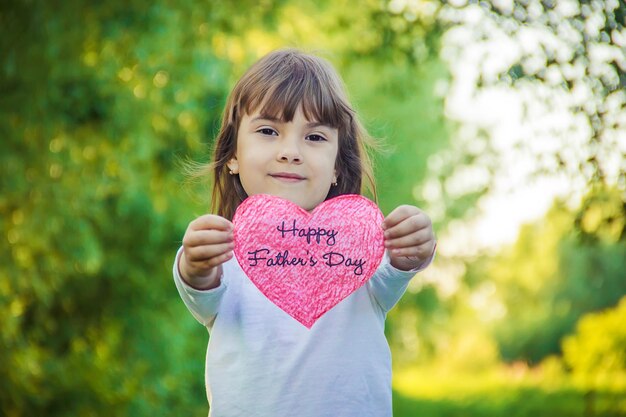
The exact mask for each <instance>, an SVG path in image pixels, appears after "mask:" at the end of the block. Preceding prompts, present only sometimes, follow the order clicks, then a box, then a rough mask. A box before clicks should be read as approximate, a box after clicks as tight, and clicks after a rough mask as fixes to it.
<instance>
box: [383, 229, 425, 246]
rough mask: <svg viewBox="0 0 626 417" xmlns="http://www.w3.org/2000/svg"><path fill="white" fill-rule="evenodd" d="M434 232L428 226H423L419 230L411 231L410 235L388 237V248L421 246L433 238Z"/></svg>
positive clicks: (386, 242) (386, 241) (386, 244)
mask: <svg viewBox="0 0 626 417" xmlns="http://www.w3.org/2000/svg"><path fill="white" fill-rule="evenodd" d="M432 239H433V236H432V233H431V232H430V230H429V229H428V228H423V229H420V230H418V231H417V232H413V233H410V234H408V235H404V236H401V237H398V238H395V239H387V240H385V247H386V248H395V249H400V248H408V247H411V246H419V245H423V244H424V243H427V242H428V241H429V240H432Z"/></svg>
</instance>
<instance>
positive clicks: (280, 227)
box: [233, 194, 385, 328]
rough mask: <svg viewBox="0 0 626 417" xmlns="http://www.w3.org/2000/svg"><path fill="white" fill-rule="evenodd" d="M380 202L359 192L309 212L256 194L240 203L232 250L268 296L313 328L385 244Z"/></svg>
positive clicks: (360, 279) (368, 272) (363, 278)
mask: <svg viewBox="0 0 626 417" xmlns="http://www.w3.org/2000/svg"><path fill="white" fill-rule="evenodd" d="M382 221H383V215H382V213H381V212H380V210H379V209H378V207H377V206H376V205H375V204H374V203H373V202H371V201H370V200H368V199H367V198H365V197H362V196H360V195H342V196H339V197H335V198H332V199H330V200H326V201H324V202H323V203H321V204H320V205H319V206H317V207H316V208H315V209H314V210H313V212H312V213H308V212H307V211H305V210H303V209H302V208H300V207H299V206H297V205H296V204H294V203H292V202H290V201H287V200H284V199H282V198H278V197H273V196H270V195H265V194H258V195H254V196H251V197H249V198H247V199H246V200H245V201H244V202H243V203H241V204H240V205H239V207H238V208H237V211H236V213H235V216H234V218H233V223H234V226H235V230H234V238H235V249H234V251H235V256H236V258H237V261H238V262H239V264H240V265H241V268H242V269H243V270H244V272H245V273H246V275H247V276H248V277H249V278H250V280H251V281H252V282H253V283H254V285H256V286H257V288H258V289H259V290H260V291H261V292H262V293H263V294H265V296H266V297H267V298H268V299H269V300H270V301H272V302H273V303H274V304H276V305H277V306H278V307H280V308H281V309H282V310H284V311H285V312H286V313H287V314H289V315H290V316H292V317H293V318H294V319H296V320H298V321H299V322H300V323H302V324H303V325H305V326H306V327H308V328H311V326H313V324H314V323H315V321H316V320H317V319H319V318H320V317H321V316H322V315H323V314H324V313H326V312H327V311H328V310H330V309H331V308H333V307H334V306H335V305H337V304H338V303H339V302H340V301H341V300H343V299H344V298H346V297H347V296H349V295H350V294H352V293H353V292H354V291H356V290H357V289H358V288H360V287H361V286H362V285H363V284H365V282H367V280H368V279H369V278H370V277H371V276H372V275H373V274H374V271H376V268H378V265H379V264H380V262H381V260H382V258H383V254H384V251H385V248H384V243H383V230H382V228H381V224H382Z"/></svg>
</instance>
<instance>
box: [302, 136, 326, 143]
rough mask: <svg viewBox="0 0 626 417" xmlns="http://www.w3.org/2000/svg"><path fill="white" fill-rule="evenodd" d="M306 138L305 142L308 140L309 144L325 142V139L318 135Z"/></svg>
mask: <svg viewBox="0 0 626 417" xmlns="http://www.w3.org/2000/svg"><path fill="white" fill-rule="evenodd" d="M306 138H307V140H310V141H311V142H324V141H326V138H325V137H324V136H320V135H309V136H307V137H306Z"/></svg>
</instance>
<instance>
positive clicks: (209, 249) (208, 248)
mask: <svg viewBox="0 0 626 417" xmlns="http://www.w3.org/2000/svg"><path fill="white" fill-rule="evenodd" d="M234 246H235V245H234V243H232V242H229V243H222V244H219V245H204V246H196V247H193V248H189V249H188V250H185V258H186V259H187V260H188V261H189V262H206V261H209V260H210V259H212V258H215V257H217V256H221V255H223V254H225V253H227V252H232V250H233V248H234Z"/></svg>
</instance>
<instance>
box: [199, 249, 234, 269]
mask: <svg viewBox="0 0 626 417" xmlns="http://www.w3.org/2000/svg"><path fill="white" fill-rule="evenodd" d="M233 255H234V254H233V251H232V250H231V251H228V252H225V253H222V254H221V255H218V256H214V257H213V258H211V259H209V260H207V261H205V262H204V265H205V267H206V268H207V269H209V268H215V267H216V266H219V265H221V264H223V263H224V262H226V261H228V260H229V259H230V258H232V257H233Z"/></svg>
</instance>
